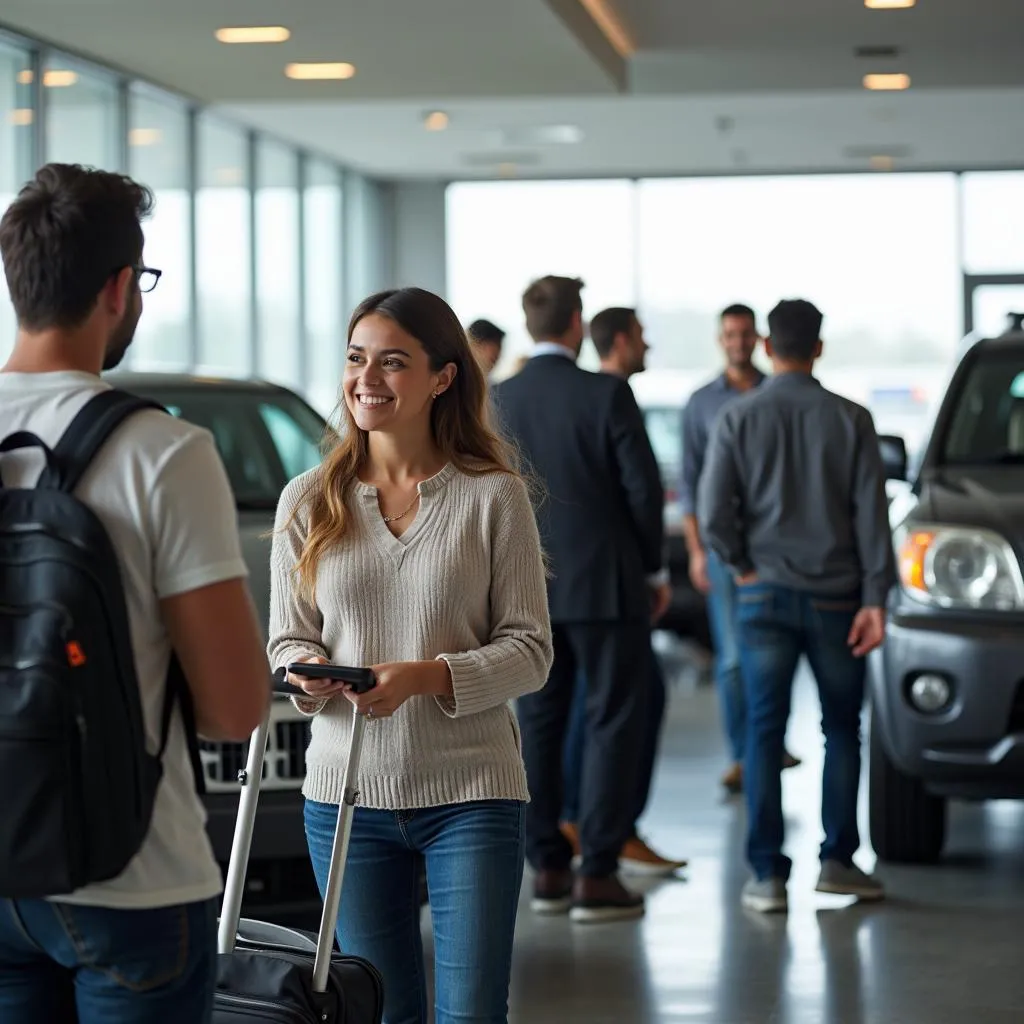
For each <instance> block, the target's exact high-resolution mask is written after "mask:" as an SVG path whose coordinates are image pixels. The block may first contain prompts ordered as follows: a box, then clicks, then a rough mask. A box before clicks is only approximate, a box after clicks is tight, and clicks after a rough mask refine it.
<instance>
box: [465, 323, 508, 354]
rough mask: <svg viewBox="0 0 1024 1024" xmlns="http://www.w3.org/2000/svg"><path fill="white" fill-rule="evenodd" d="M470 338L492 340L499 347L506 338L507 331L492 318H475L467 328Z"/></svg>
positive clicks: (479, 340) (476, 340) (471, 339)
mask: <svg viewBox="0 0 1024 1024" xmlns="http://www.w3.org/2000/svg"><path fill="white" fill-rule="evenodd" d="M466 333H467V334H468V335H469V340H470V341H474V342H490V343H491V344H492V345H498V346H499V347H500V346H501V344H502V343H503V342H504V340H505V332H504V331H503V330H502V329H501V328H500V327H499V326H498V325H497V324H492V323H491V321H490V320H474V321H473V322H472V323H471V324H470V325H469V326H468V327H467V328H466Z"/></svg>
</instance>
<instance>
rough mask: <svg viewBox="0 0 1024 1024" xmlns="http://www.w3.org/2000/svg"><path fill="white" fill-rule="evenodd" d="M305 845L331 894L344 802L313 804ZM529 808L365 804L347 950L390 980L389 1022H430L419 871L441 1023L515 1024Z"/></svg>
mask: <svg viewBox="0 0 1024 1024" xmlns="http://www.w3.org/2000/svg"><path fill="white" fill-rule="evenodd" d="M305 819H306V841H307V843H308V845H309V853H310V857H311V859H312V862H313V872H314V874H315V875H316V879H317V884H318V885H319V887H320V892H321V894H323V892H324V890H325V888H326V885H327V873H328V871H329V869H330V861H331V846H332V844H333V842H334V833H335V829H336V827H337V821H338V807H337V805H336V804H324V803H316V802H314V801H311V800H307V801H306V807H305ZM524 859H525V848H524V832H523V804H522V803H520V802H519V801H514V800H485V801H480V802H474V803H466V804H454V805H449V806H443V807H429V808H424V809H422V810H405V811H382V810H373V809H370V808H366V807H357V808H356V811H355V818H354V820H353V824H352V839H351V843H350V846H349V852H348V863H347V865H346V869H345V884H344V886H343V887H342V895H341V913H340V916H339V919H338V943H339V945H340V947H341V949H342V950H344V951H345V952H346V953H349V954H352V955H354V956H361V957H364V958H365V959H367V960H369V961H370V963H372V964H373V965H374V966H375V967H376V968H377V969H378V970H379V971H380V972H381V974H382V976H383V978H384V1024H427V1021H428V1020H429V1019H430V1017H429V1006H428V1000H427V985H426V970H425V967H424V960H423V940H422V936H421V933H420V900H419V877H420V876H419V870H420V865H421V863H423V862H424V861H425V862H426V869H427V887H428V889H429V892H430V912H431V918H432V921H433V926H434V951H435V955H434V961H435V969H434V1013H435V1017H434V1020H435V1024H456V1022H458V1024H507V1021H508V990H509V982H510V979H511V973H512V940H513V936H514V934H515V925H516V911H517V909H518V906H519V890H520V888H521V886H522V880H523V863H524Z"/></svg>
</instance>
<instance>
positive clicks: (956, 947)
mask: <svg viewBox="0 0 1024 1024" xmlns="http://www.w3.org/2000/svg"><path fill="white" fill-rule="evenodd" d="M818 718H819V712H818V708H817V702H816V698H815V695H814V689H813V684H812V683H811V682H810V680H808V679H801V680H800V682H799V684H798V686H797V693H796V696H795V701H794V716H793V722H792V724H791V727H790V734H789V743H790V748H791V749H793V750H794V751H795V752H797V753H799V754H800V755H801V756H802V757H803V758H804V759H805V763H804V766H803V767H801V768H799V769H796V770H795V771H791V772H787V773H786V775H785V789H784V792H785V805H786V813H787V832H788V837H787V852H788V853H789V854H790V855H791V856H792V857H793V860H794V869H793V877H792V880H791V883H790V912H789V914H788V915H787V916H784V917H763V916H760V915H757V914H752V913H749V912H747V911H744V910H743V909H742V908H741V907H740V904H739V896H740V890H741V888H742V886H743V883H744V881H745V880H746V878H747V870H746V866H745V864H744V861H743V806H742V801H737V800H729V799H726V798H723V796H722V795H721V793H720V791H719V790H718V788H717V784H716V780H717V778H718V775H719V774H720V772H721V770H722V768H723V766H724V759H725V758H724V752H723V747H722V743H721V739H720V729H719V724H718V715H717V706H716V703H715V700H714V695H713V693H712V692H711V691H710V690H708V689H706V688H697V689H695V688H694V687H693V685H692V683H691V682H682V683H679V684H678V685H677V686H675V687H674V688H673V693H672V703H671V711H670V719H671V720H670V723H669V726H668V729H667V731H666V736H665V742H664V755H663V760H662V765H661V770H660V774H659V778H658V781H657V785H656V790H655V796H654V801H653V804H652V807H651V809H650V812H649V814H648V816H647V820H646V821H645V822H644V827H645V828H646V830H647V832H648V833H649V837H650V838H651V840H652V842H653V843H654V845H656V846H657V847H658V848H659V849H663V850H665V851H666V852H668V853H670V854H677V853H678V854H679V855H681V856H684V857H688V858H689V859H690V866H689V868H688V869H687V870H686V872H685V873H684V874H683V875H682V876H681V877H680V878H678V879H672V880H669V881H667V882H661V883H658V884H657V885H654V886H653V887H651V888H650V890H649V899H648V913H647V916H646V917H645V918H644V920H642V921H639V922H635V923H632V924H612V925H600V926H589V927H580V926H573V925H571V924H570V923H569V921H568V920H567V919H542V918H537V917H535V916H533V915H532V914H531V912H530V910H529V906H528V903H527V902H526V900H525V899H524V902H523V905H522V909H521V913H520V919H519V932H518V944H517V953H516V963H515V966H514V970H513V994H512V1012H511V1016H510V1021H511V1022H513V1024H577V1022H578V1024H598V1022H601V1024H603V1022H607V1024H656V1022H657V1024H661V1022H664V1024H677V1022H678V1024H683V1022H686V1024H693V1022H707V1024H1004V1022H1005V1024H1011V1022H1014V1024H1019V1022H1020V1021H1021V1020H1024V807H1022V806H1021V805H1018V804H1011V803H1004V804H993V805H988V806H979V805H974V806H961V805H958V806H956V807H955V809H954V812H953V814H952V818H951V824H952V829H951V835H950V843H949V857H948V858H947V860H946V861H945V862H944V863H943V864H942V865H940V866H938V867H936V868H931V869H909V868H899V869H896V868H887V867H884V866H883V868H882V869H881V874H882V875H883V877H884V879H885V881H886V883H887V886H888V890H889V894H890V899H889V900H888V901H886V902H885V903H882V904H878V905H874V906H859V905H856V904H854V903H852V902H851V901H850V900H846V899H843V898H837V897H829V896H822V895H819V894H817V893H815V892H814V885H815V882H816V880H817V872H818V859H817V851H818V844H819V842H820V782H821V756H822V741H821V738H820V735H819V734H818ZM863 810H864V809H863V808H862V811H863ZM862 827H863V829H864V835H866V834H867V831H866V828H867V824H866V813H862ZM873 860H874V858H873V856H872V855H871V853H870V850H869V849H867V848H866V847H865V848H864V849H863V852H862V855H861V866H862V867H864V868H868V869H869V868H872V867H873ZM528 884H529V879H528V880H527V885H528ZM525 891H526V890H525V889H524V893H525Z"/></svg>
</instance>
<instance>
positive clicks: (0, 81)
mask: <svg viewBox="0 0 1024 1024" xmlns="http://www.w3.org/2000/svg"><path fill="white" fill-rule="evenodd" d="M35 127H36V126H35V111H34V110H33V109H32V67H31V64H30V62H29V56H28V54H27V53H26V52H24V51H22V50H18V49H15V48H14V47H10V46H7V45H5V44H3V43H0V215H2V211H4V210H6V209H7V207H8V205H9V204H10V203H11V201H12V200H13V199H14V197H15V196H16V195H17V193H18V189H19V188H21V186H22V185H23V184H24V182H25V181H26V180H27V179H28V178H29V177H30V176H31V174H32V150H33V143H34V138H35ZM16 330H17V322H16V319H15V316H14V310H13V309H12V308H11V304H10V300H9V297H8V294H7V286H6V283H0V362H2V361H4V360H6V359H7V356H8V355H9V354H10V351H11V348H12V347H13V345H14V335H15V332H16Z"/></svg>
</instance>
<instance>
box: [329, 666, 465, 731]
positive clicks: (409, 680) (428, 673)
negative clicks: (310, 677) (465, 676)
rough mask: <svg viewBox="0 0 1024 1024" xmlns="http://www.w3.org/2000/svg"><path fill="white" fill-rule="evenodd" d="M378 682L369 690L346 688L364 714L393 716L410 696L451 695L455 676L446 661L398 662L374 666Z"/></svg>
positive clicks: (371, 716)
mask: <svg viewBox="0 0 1024 1024" xmlns="http://www.w3.org/2000/svg"><path fill="white" fill-rule="evenodd" d="M372 669H373V674H374V675H375V676H376V677H377V685H376V686H375V687H374V688H373V689H372V690H368V691H367V692H366V693H353V692H352V691H351V690H345V696H346V697H348V699H349V700H350V701H351V702H352V703H353V704H354V705H355V708H356V710H357V711H358V712H359V713H360V714H361V715H367V716H368V717H370V718H390V717H391V716H392V715H393V714H394V713H395V712H396V711H397V710H398V709H399V708H400V707H401V706H402V705H403V704H404V703H405V702H406V701H407V700H408V699H409V698H410V697H417V696H431V697H445V696H448V697H450V696H451V694H452V677H451V672H450V671H449V669H448V663H447V662H446V661H396V662H391V663H390V664H387V665H374V666H372Z"/></svg>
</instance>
